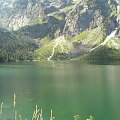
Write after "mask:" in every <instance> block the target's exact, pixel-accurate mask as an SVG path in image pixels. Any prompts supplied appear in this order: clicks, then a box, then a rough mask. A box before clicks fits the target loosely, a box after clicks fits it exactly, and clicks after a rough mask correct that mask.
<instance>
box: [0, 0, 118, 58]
mask: <svg viewBox="0 0 120 120" xmlns="http://www.w3.org/2000/svg"><path fill="white" fill-rule="evenodd" d="M9 1H10V0H5V1H2V2H0V6H1V8H2V9H1V11H0V17H1V20H0V26H1V27H4V28H6V29H8V30H10V31H11V32H10V33H12V34H14V40H16V38H17V40H16V43H19V41H18V39H21V38H23V39H24V40H23V41H26V42H28V44H29V45H30V44H31V41H34V44H35V45H37V47H39V48H36V47H35V48H34V49H32V54H33V55H34V57H31V58H32V59H35V60H41V59H44V60H57V59H91V58H94V59H97V58H98V59H100V60H102V59H111V58H110V57H104V56H111V57H113V59H118V58H120V57H119V55H117V54H119V51H120V47H119V44H120V43H119V39H120V28H119V27H120V1H118V0H78V1H72V0H15V1H14V0H12V2H9ZM113 33H114V35H113ZM5 36H7V35H5ZM7 37H8V36H7ZM108 38H109V39H108ZM8 39H9V37H8ZM0 41H1V39H0ZM2 42H3V41H2ZM24 47H25V46H24ZM24 47H23V48H24ZM15 49H17V48H15ZM104 51H105V52H104ZM106 51H107V52H106ZM111 51H116V52H111ZM33 52H34V53H33ZM102 53H104V56H103V54H102ZM100 54H101V55H100ZM84 56H85V57H84ZM95 56H97V57H95ZM98 56H103V57H101V58H100V57H98Z"/></svg>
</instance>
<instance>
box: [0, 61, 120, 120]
mask: <svg viewBox="0 0 120 120" xmlns="http://www.w3.org/2000/svg"><path fill="white" fill-rule="evenodd" d="M119 92H120V66H119V65H89V64H80V63H76V62H72V63H68V62H59V63H57V62H55V63H53V62H49V63H48V62H46V63H31V64H30V63H26V64H25V63H20V64H1V65H0V102H2V101H4V104H5V105H4V109H3V114H6V113H7V116H6V117H9V115H10V114H11V110H12V108H11V106H12V103H13V94H14V93H16V95H17V110H18V113H19V114H21V115H22V116H23V117H24V118H28V120H30V118H31V116H32V113H33V110H34V109H35V105H36V104H37V105H38V106H39V107H40V108H42V109H43V115H44V119H45V120H49V116H50V109H53V112H54V116H55V117H56V120H73V116H74V115H78V114H79V115H80V116H81V120H86V118H87V117H89V115H92V116H94V117H95V120H120V93H119Z"/></svg>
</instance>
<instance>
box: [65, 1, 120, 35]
mask: <svg viewBox="0 0 120 120" xmlns="http://www.w3.org/2000/svg"><path fill="white" fill-rule="evenodd" d="M116 10H117V2H116V1H114V0H92V1H91V0H81V1H80V2H79V3H77V4H76V5H75V7H74V8H73V10H72V11H70V12H69V13H68V14H67V16H66V25H65V28H64V33H65V34H67V35H71V36H74V35H76V34H78V33H80V32H82V31H85V30H86V29H94V28H96V27H98V26H101V25H105V26H106V27H107V30H108V34H109V33H110V32H111V31H112V30H114V29H115V27H117V25H118V23H117V21H116V19H117V18H116V17H115V14H116Z"/></svg>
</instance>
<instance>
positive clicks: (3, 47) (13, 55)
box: [0, 30, 37, 62]
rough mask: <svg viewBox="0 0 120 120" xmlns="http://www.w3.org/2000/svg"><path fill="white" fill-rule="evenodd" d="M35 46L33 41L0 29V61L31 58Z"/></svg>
mask: <svg viewBox="0 0 120 120" xmlns="http://www.w3.org/2000/svg"><path fill="white" fill-rule="evenodd" d="M36 47H37V45H36V44H35V43H34V41H31V40H30V41H29V40H24V39H22V38H19V37H17V36H16V35H15V34H12V33H10V32H6V31H1V30H0V62H11V61H22V60H25V61H26V60H32V59H33V58H34V54H33V52H34V50H35V49H36Z"/></svg>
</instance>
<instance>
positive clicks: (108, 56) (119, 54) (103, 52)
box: [83, 47, 120, 64]
mask: <svg viewBox="0 0 120 120" xmlns="http://www.w3.org/2000/svg"><path fill="white" fill-rule="evenodd" d="M83 58H84V59H86V60H87V61H88V62H89V63H96V64H108V63H111V62H113V61H119V60H120V51H119V50H116V49H112V48H107V47H102V48H99V49H97V50H95V51H93V52H92V53H89V54H87V55H86V56H84V57H83Z"/></svg>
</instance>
